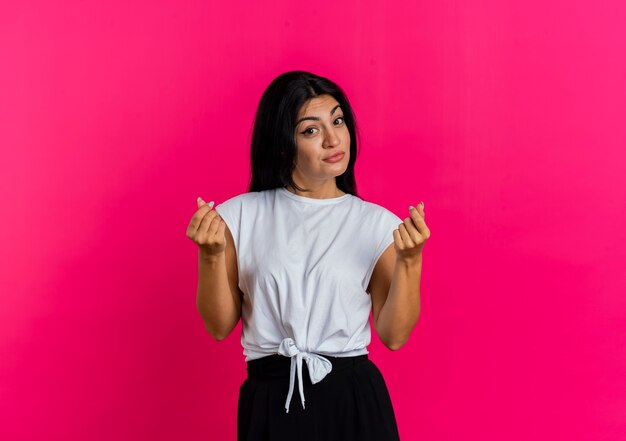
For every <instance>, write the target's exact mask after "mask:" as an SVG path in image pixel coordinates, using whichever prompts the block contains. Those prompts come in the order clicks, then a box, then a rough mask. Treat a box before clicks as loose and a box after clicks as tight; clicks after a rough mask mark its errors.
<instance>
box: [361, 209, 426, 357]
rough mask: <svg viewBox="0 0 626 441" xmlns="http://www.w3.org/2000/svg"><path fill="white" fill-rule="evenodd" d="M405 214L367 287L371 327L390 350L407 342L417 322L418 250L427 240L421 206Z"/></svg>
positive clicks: (420, 261)
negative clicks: (370, 300)
mask: <svg viewBox="0 0 626 441" xmlns="http://www.w3.org/2000/svg"><path fill="white" fill-rule="evenodd" d="M409 213H410V217H407V218H405V219H404V221H403V223H401V224H400V225H398V228H397V229H396V230H394V231H393V238H394V243H393V245H390V246H389V247H387V249H386V250H385V252H384V253H383V254H382V256H381V257H380V258H379V259H378V262H377V263H376V266H375V267H374V271H373V273H372V278H371V279H370V286H369V289H370V293H371V295H372V311H373V314H372V315H373V321H374V328H375V329H376V332H377V333H378V336H379V337H380V339H381V340H382V341H383V343H384V344H385V346H387V347H388V348H389V349H392V350H397V349H400V348H401V347H402V346H403V345H404V344H405V343H406V342H407V340H408V339H409V336H410V335H411V331H412V330H413V328H414V327H415V325H416V324H417V320H418V319H419V315H420V279H421V277H422V250H423V248H424V244H425V243H426V241H427V240H428V239H429V238H430V229H429V228H428V226H427V225H426V222H425V220H424V218H425V213H424V203H423V202H420V204H418V206H417V208H414V207H413V206H411V207H409ZM394 250H395V252H394Z"/></svg>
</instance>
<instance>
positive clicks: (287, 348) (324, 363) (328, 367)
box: [278, 337, 333, 413]
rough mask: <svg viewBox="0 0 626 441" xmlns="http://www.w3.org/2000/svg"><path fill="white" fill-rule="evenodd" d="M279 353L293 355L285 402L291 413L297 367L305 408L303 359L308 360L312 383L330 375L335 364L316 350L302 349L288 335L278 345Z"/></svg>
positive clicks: (299, 386)
mask: <svg viewBox="0 0 626 441" xmlns="http://www.w3.org/2000/svg"><path fill="white" fill-rule="evenodd" d="M278 353H279V354H281V355H284V356H285V357H291V372H290V378H289V393H288V394H287V402H286V403H285V409H286V410H287V413H289V404H290V402H291V396H292V395H293V388H294V376H295V374H296V369H297V370H298V388H299V390H300V399H301V400H302V408H303V409H304V386H303V383H302V359H303V358H304V359H305V360H306V367H307V369H308V370H309V377H311V383H313V384H315V383H318V382H320V381H322V379H323V378H324V377H325V376H326V375H328V373H329V372H330V371H332V370H333V364H332V363H331V362H330V360H328V359H327V358H324V357H322V356H321V355H319V354H316V353H314V352H306V351H300V350H299V349H298V347H297V346H296V342H295V341H294V340H293V339H292V338H290V337H287V338H285V339H283V341H281V342H280V346H279V347H278Z"/></svg>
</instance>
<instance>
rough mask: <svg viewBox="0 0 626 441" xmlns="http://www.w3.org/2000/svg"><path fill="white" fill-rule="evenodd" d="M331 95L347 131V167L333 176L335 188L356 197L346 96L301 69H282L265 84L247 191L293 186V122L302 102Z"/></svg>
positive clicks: (354, 154)
mask: <svg viewBox="0 0 626 441" xmlns="http://www.w3.org/2000/svg"><path fill="white" fill-rule="evenodd" d="M326 94H327V95H331V96H333V97H334V98H335V99H336V100H337V102H338V103H339V105H340V106H341V110H342V111H343V116H344V122H345V124H346V126H347V127H348V131H349V132H350V160H349V161H348V168H347V169H346V171H345V172H344V173H343V174H341V175H340V176H337V177H336V183H337V187H338V188H339V189H340V190H342V191H343V192H345V193H350V194H352V195H354V196H357V197H359V195H358V194H357V190H356V181H355V178H354V164H355V163H356V158H357V152H358V149H357V130H356V124H355V118H354V114H353V112H352V108H351V107H350V103H349V102H348V98H347V97H346V95H345V93H344V92H343V90H341V88H340V87H339V86H338V85H337V84H335V83H334V82H332V81H330V80H329V79H327V78H324V77H320V76H318V75H315V74H312V73H310V72H304V71H300V70H295V71H290V72H285V73H283V74H281V75H280V76H278V77H276V78H275V79H274V80H273V81H272V82H271V83H270V85H269V86H268V87H267V89H266V90H265V92H264V93H263V95H262V96H261V101H260V102H259V106H258V108H257V111H256V116H255V120H254V128H253V132H252V142H251V148H250V166H251V168H252V174H251V177H250V186H249V189H248V191H251V192H252V191H263V190H271V189H274V188H279V187H285V186H288V185H291V186H293V187H294V188H296V189H298V190H299V191H307V190H306V189H302V188H300V187H298V186H297V185H296V184H295V182H293V180H292V176H291V175H292V172H293V169H294V167H295V161H296V157H297V156H296V155H297V147H296V141H295V122H296V118H297V116H298V112H299V111H300V108H301V107H302V105H303V104H304V103H305V102H306V101H307V100H309V99H311V98H315V97H318V96H320V95H326Z"/></svg>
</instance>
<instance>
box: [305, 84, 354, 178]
mask: <svg viewBox="0 0 626 441" xmlns="http://www.w3.org/2000/svg"><path fill="white" fill-rule="evenodd" d="M295 140H296V146H297V149H298V152H297V157H296V166H295V169H294V171H293V174H294V177H295V178H296V181H297V182H301V183H308V182H311V181H320V180H327V179H333V180H334V178H335V177H337V176H340V175H341V174H343V173H344V172H345V171H346V169H347V168H348V161H349V160H350V132H349V131H348V126H346V122H345V121H344V119H343V111H342V110H341V107H339V103H338V102H337V100H335V98H333V97H332V96H331V95H320V96H319V97H316V98H312V99H310V100H309V101H307V102H305V103H304V105H303V106H302V107H301V109H300V112H299V113H298V117H297V118H296V129H295ZM337 153H343V157H341V158H334V159H335V160H334V161H328V160H326V159H328V158H329V157H331V156H333V155H336V154H337ZM305 185H306V184H305Z"/></svg>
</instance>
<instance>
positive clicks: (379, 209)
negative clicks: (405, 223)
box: [358, 198, 402, 222]
mask: <svg viewBox="0 0 626 441" xmlns="http://www.w3.org/2000/svg"><path fill="white" fill-rule="evenodd" d="M358 204H359V205H360V206H361V209H362V210H363V211H364V212H365V213H366V214H368V215H370V216H373V217H375V218H377V219H380V218H384V219H387V220H392V221H398V222H402V219H400V217H398V215H396V214H395V213H394V212H393V211H391V210H390V209H388V208H387V207H384V206H383V205H381V204H378V203H376V202H372V201H366V200H364V199H361V198H358Z"/></svg>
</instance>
